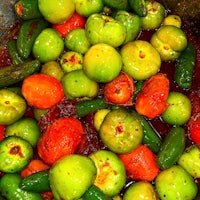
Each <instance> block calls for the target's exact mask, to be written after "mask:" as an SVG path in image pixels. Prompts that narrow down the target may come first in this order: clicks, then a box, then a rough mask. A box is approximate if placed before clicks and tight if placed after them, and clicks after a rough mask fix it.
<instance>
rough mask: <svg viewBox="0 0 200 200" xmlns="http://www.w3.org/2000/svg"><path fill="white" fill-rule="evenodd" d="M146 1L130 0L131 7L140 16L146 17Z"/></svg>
mask: <svg viewBox="0 0 200 200" xmlns="http://www.w3.org/2000/svg"><path fill="white" fill-rule="evenodd" d="M145 2H146V1H145V0H129V4H130V7H131V8H132V9H133V11H134V12H135V13H136V14H137V15H139V16H140V17H145V16H146V15H147V7H146V3H145Z"/></svg>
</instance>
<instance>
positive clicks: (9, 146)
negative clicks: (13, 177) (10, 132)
mask: <svg viewBox="0 0 200 200" xmlns="http://www.w3.org/2000/svg"><path fill="white" fill-rule="evenodd" d="M2 152H3V153H2ZM0 153H1V158H0V171H2V172H5V173H15V172H19V171H20V170H22V169H23V168H25V167H26V165H28V163H29V161H30V160H31V159H32V158H33V147H32V146H31V144H30V143H29V142H27V141H26V140H24V139H22V138H20V137H16V136H10V137H6V138H5V139H4V140H3V141H2V142H1V143H0Z"/></svg>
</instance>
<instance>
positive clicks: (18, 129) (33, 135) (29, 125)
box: [5, 118, 40, 147]
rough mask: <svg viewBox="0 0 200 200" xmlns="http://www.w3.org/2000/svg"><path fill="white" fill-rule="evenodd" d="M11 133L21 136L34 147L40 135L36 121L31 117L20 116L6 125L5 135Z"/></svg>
mask: <svg viewBox="0 0 200 200" xmlns="http://www.w3.org/2000/svg"><path fill="white" fill-rule="evenodd" d="M11 135H12V136H18V137H21V138H23V139H24V140H26V141H28V142H29V143H30V144H31V145H32V146H33V147H35V146H36V145H37V142H38V140H39V137H40V130H39V127H38V125H37V121H36V120H34V119H32V118H21V119H19V120H17V121H16V122H15V123H13V124H11V125H8V126H7V127H6V131H5V137H8V136H11Z"/></svg>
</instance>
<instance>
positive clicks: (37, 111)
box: [33, 107, 48, 121]
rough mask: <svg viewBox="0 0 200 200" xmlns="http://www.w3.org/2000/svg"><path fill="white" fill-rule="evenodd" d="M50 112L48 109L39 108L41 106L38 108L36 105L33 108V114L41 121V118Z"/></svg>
mask: <svg viewBox="0 0 200 200" xmlns="http://www.w3.org/2000/svg"><path fill="white" fill-rule="evenodd" d="M47 112H48V109H39V108H36V107H34V108H33V115H34V118H35V119H36V120H37V121H39V120H40V118H41V117H42V116H43V115H45V114H46V113H47Z"/></svg>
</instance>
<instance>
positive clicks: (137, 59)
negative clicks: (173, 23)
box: [120, 40, 161, 80]
mask: <svg viewBox="0 0 200 200" xmlns="http://www.w3.org/2000/svg"><path fill="white" fill-rule="evenodd" d="M130 52H131V53H130ZM120 55H121V57H122V61H123V64H124V65H123V67H122V71H124V72H125V73H127V74H129V75H130V76H131V77H132V78H133V79H134V80H145V79H147V78H149V77H150V76H152V75H154V74H156V73H157V72H158V71H159V69H160V66H161V59H160V55H159V53H158V52H157V51H156V50H155V48H154V47H153V46H152V45H151V44H150V43H149V42H147V41H144V40H135V41H132V42H129V43H127V44H125V45H124V46H123V47H122V48H121V50H120Z"/></svg>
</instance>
